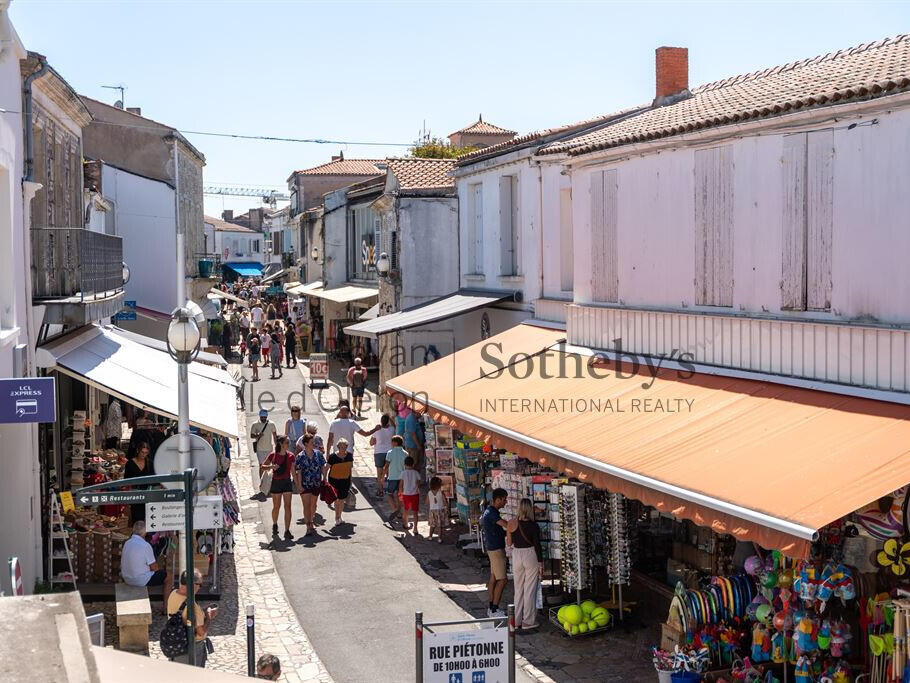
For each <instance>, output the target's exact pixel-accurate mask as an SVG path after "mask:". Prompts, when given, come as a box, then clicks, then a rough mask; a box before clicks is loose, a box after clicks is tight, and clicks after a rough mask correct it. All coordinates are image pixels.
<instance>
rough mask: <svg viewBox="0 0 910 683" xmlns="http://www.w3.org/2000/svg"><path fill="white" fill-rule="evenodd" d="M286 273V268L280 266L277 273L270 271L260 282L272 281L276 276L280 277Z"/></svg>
mask: <svg viewBox="0 0 910 683" xmlns="http://www.w3.org/2000/svg"><path fill="white" fill-rule="evenodd" d="M287 273H288V269H287V268H282V269H281V270H279V271H278V272H277V273H272V274H271V275H269V276H268V277H265V278H262V284H266V283H269V282H273V281H274V280H277V279H278V278H280V277H282V276H283V275H287Z"/></svg>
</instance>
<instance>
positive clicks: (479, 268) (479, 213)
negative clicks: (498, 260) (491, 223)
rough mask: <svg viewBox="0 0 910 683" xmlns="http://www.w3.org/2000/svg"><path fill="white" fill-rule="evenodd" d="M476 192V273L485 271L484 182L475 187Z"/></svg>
mask: <svg viewBox="0 0 910 683" xmlns="http://www.w3.org/2000/svg"><path fill="white" fill-rule="evenodd" d="M473 193H474V200H473V203H474V250H473V251H474V254H473V256H474V258H473V261H474V263H473V266H474V272H475V273H482V272H483V184H481V183H478V184H477V185H474V187H473Z"/></svg>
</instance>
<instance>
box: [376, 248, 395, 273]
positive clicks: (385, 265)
mask: <svg viewBox="0 0 910 683" xmlns="http://www.w3.org/2000/svg"><path fill="white" fill-rule="evenodd" d="M391 267H392V263H391V261H389V255H388V254H387V253H385V252H382V253H381V254H380V255H379V258H378V259H377V261H376V272H378V273H379V274H380V275H382V276H386V275H388V274H389V270H390V269H391Z"/></svg>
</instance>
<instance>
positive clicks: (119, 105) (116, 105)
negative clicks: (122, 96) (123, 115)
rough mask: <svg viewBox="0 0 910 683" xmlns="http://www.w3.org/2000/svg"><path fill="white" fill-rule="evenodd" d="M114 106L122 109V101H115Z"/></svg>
mask: <svg viewBox="0 0 910 683" xmlns="http://www.w3.org/2000/svg"><path fill="white" fill-rule="evenodd" d="M114 106H115V107H117V109H123V100H117V101H116V102H114Z"/></svg>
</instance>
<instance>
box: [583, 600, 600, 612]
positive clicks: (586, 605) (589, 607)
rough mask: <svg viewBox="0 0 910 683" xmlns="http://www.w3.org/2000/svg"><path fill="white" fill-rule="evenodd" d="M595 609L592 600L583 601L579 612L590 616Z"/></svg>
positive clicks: (594, 603)
mask: <svg viewBox="0 0 910 683" xmlns="http://www.w3.org/2000/svg"><path fill="white" fill-rule="evenodd" d="M596 609H597V603H596V602H594V601H593V600H585V601H584V602H583V603H581V611H582V612H584V613H585V614H586V615H587V614H590V613H591V612H593V611H594V610H596Z"/></svg>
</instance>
